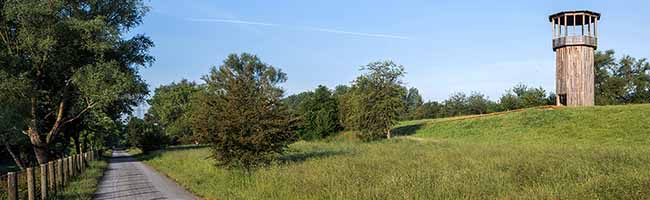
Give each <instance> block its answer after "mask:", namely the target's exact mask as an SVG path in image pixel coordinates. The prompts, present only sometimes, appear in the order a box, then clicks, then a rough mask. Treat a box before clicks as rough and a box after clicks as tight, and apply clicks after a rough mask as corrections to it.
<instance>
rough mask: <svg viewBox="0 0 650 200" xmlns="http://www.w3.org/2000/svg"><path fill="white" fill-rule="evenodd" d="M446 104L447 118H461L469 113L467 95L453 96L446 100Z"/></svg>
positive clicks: (455, 94)
mask: <svg viewBox="0 0 650 200" xmlns="http://www.w3.org/2000/svg"><path fill="white" fill-rule="evenodd" d="M444 104H445V107H444V109H445V112H446V116H448V117H453V116H461V115H466V114H468V113H469V111H468V107H467V95H465V93H462V92H457V93H453V94H451V96H449V99H447V100H445V102H444Z"/></svg>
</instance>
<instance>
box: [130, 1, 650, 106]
mask: <svg viewBox="0 0 650 200" xmlns="http://www.w3.org/2000/svg"><path fill="white" fill-rule="evenodd" d="M147 4H148V5H149V6H150V7H151V11H150V12H149V13H148V14H147V16H146V17H145V19H144V24H142V25H141V26H139V27H138V28H136V29H134V30H132V32H131V33H132V34H135V33H143V34H145V35H147V36H149V37H151V38H152V39H153V40H154V42H155V43H156V47H154V48H153V49H152V50H151V54H152V55H154V56H155V57H156V59H157V61H156V62H155V63H154V64H153V66H152V67H150V68H146V69H143V70H142V76H143V78H144V79H145V80H146V81H147V82H148V83H149V84H150V86H151V87H152V88H151V89H152V91H153V89H154V88H155V87H157V86H159V85H161V84H168V83H171V82H172V81H178V80H180V79H183V78H185V79H189V80H195V81H197V82H202V81H200V77H201V76H202V75H204V74H207V73H208V71H209V69H210V68H211V67H212V66H218V65H220V64H221V63H222V61H223V60H224V58H225V57H226V56H227V55H228V54H230V53H241V52H248V53H253V54H257V55H258V56H259V57H260V58H261V59H262V60H263V61H264V62H266V63H269V64H271V65H273V66H276V67H279V68H281V69H282V70H284V71H285V72H286V73H287V74H288V77H289V79H288V81H287V82H286V83H285V84H283V85H282V87H283V88H285V90H286V94H287V95H289V94H294V93H298V92H302V91H306V90H311V89H313V88H315V87H316V86H317V85H319V84H322V85H326V86H328V87H334V86H336V85H339V84H349V83H350V81H352V80H353V79H354V78H355V77H356V76H358V75H359V74H360V72H359V70H358V69H359V66H361V65H365V64H367V63H369V62H372V61H377V60H386V59H390V60H393V61H395V62H396V63H399V64H402V65H404V66H405V68H406V71H407V75H406V77H405V79H404V80H405V82H406V84H407V86H409V87H417V88H418V89H419V90H420V93H421V94H422V96H423V97H424V99H425V100H443V99H446V98H447V97H448V96H449V94H451V93H452V92H466V93H470V92H472V91H478V92H481V93H483V94H486V95H487V96H489V97H490V98H491V99H497V98H498V97H499V96H500V95H501V94H502V93H504V91H505V90H506V89H508V88H511V87H512V86H514V85H515V84H517V83H524V84H527V85H530V86H536V87H538V86H542V87H544V88H545V89H547V91H554V90H555V83H554V76H555V57H554V52H553V51H552V49H551V36H552V35H551V26H550V23H549V22H548V15H550V14H552V13H555V12H559V11H564V10H583V9H589V10H593V11H596V12H600V13H601V14H602V18H601V21H600V23H599V30H598V31H599V49H600V50H604V49H614V50H616V51H617V55H619V56H620V55H622V54H626V55H631V56H633V57H650V48H649V44H650V37H648V36H650V26H648V21H649V20H650V17H649V16H648V15H647V14H646V13H647V9H648V8H650V1H586V0H575V1H569V0H553V1H534V2H533V1H458V0H456V1H380V0H360V1H349V0H328V1H305V0H294V1H282V0H277V1H263V0H259V1H246V0H241V1H214V0H213V1H208V0H191V1H177V0H153V1H150V2H147Z"/></svg>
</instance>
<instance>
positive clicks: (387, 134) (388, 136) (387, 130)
mask: <svg viewBox="0 0 650 200" xmlns="http://www.w3.org/2000/svg"><path fill="white" fill-rule="evenodd" d="M386 138H388V139H389V140H390V128H389V129H386Z"/></svg>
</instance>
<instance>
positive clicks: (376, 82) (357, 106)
mask: <svg viewBox="0 0 650 200" xmlns="http://www.w3.org/2000/svg"><path fill="white" fill-rule="evenodd" d="M361 69H362V70H365V71H366V73H365V74H363V75H361V76H359V77H357V79H356V80H355V81H354V84H353V86H352V90H353V96H352V99H351V103H352V105H351V106H353V107H354V111H353V112H351V118H352V120H353V121H354V124H356V126H357V127H358V129H359V130H360V131H361V135H360V136H361V138H362V139H363V140H366V141H368V140H375V139H379V138H382V137H383V136H385V137H386V138H389V139H390V137H391V132H390V131H391V128H392V127H393V125H395V124H397V122H398V120H399V117H400V115H401V113H402V112H403V111H404V107H405V106H404V101H403V97H404V95H405V94H406V90H405V89H404V87H403V86H402V84H403V83H402V80H401V79H402V77H403V76H404V74H405V72H404V67H403V66H401V65H397V64H395V63H394V62H392V61H383V62H373V63H370V64H368V65H366V66H364V67H362V68H361Z"/></svg>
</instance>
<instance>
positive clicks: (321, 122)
mask: <svg viewBox="0 0 650 200" xmlns="http://www.w3.org/2000/svg"><path fill="white" fill-rule="evenodd" d="M307 94H308V95H307V96H306V98H305V99H304V101H303V102H302V103H301V104H300V113H301V119H302V120H301V121H302V127H301V128H302V130H300V131H299V132H298V133H299V135H300V137H301V138H302V139H319V138H325V137H327V136H328V135H330V134H332V133H334V132H336V131H338V130H339V129H340V127H341V126H340V125H339V120H338V117H339V113H338V102H337V100H336V98H335V97H334V96H333V94H332V92H331V91H330V90H329V89H328V88H327V87H325V86H322V85H319V86H318V87H317V88H316V90H314V92H313V93H312V92H310V93H307Z"/></svg>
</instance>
